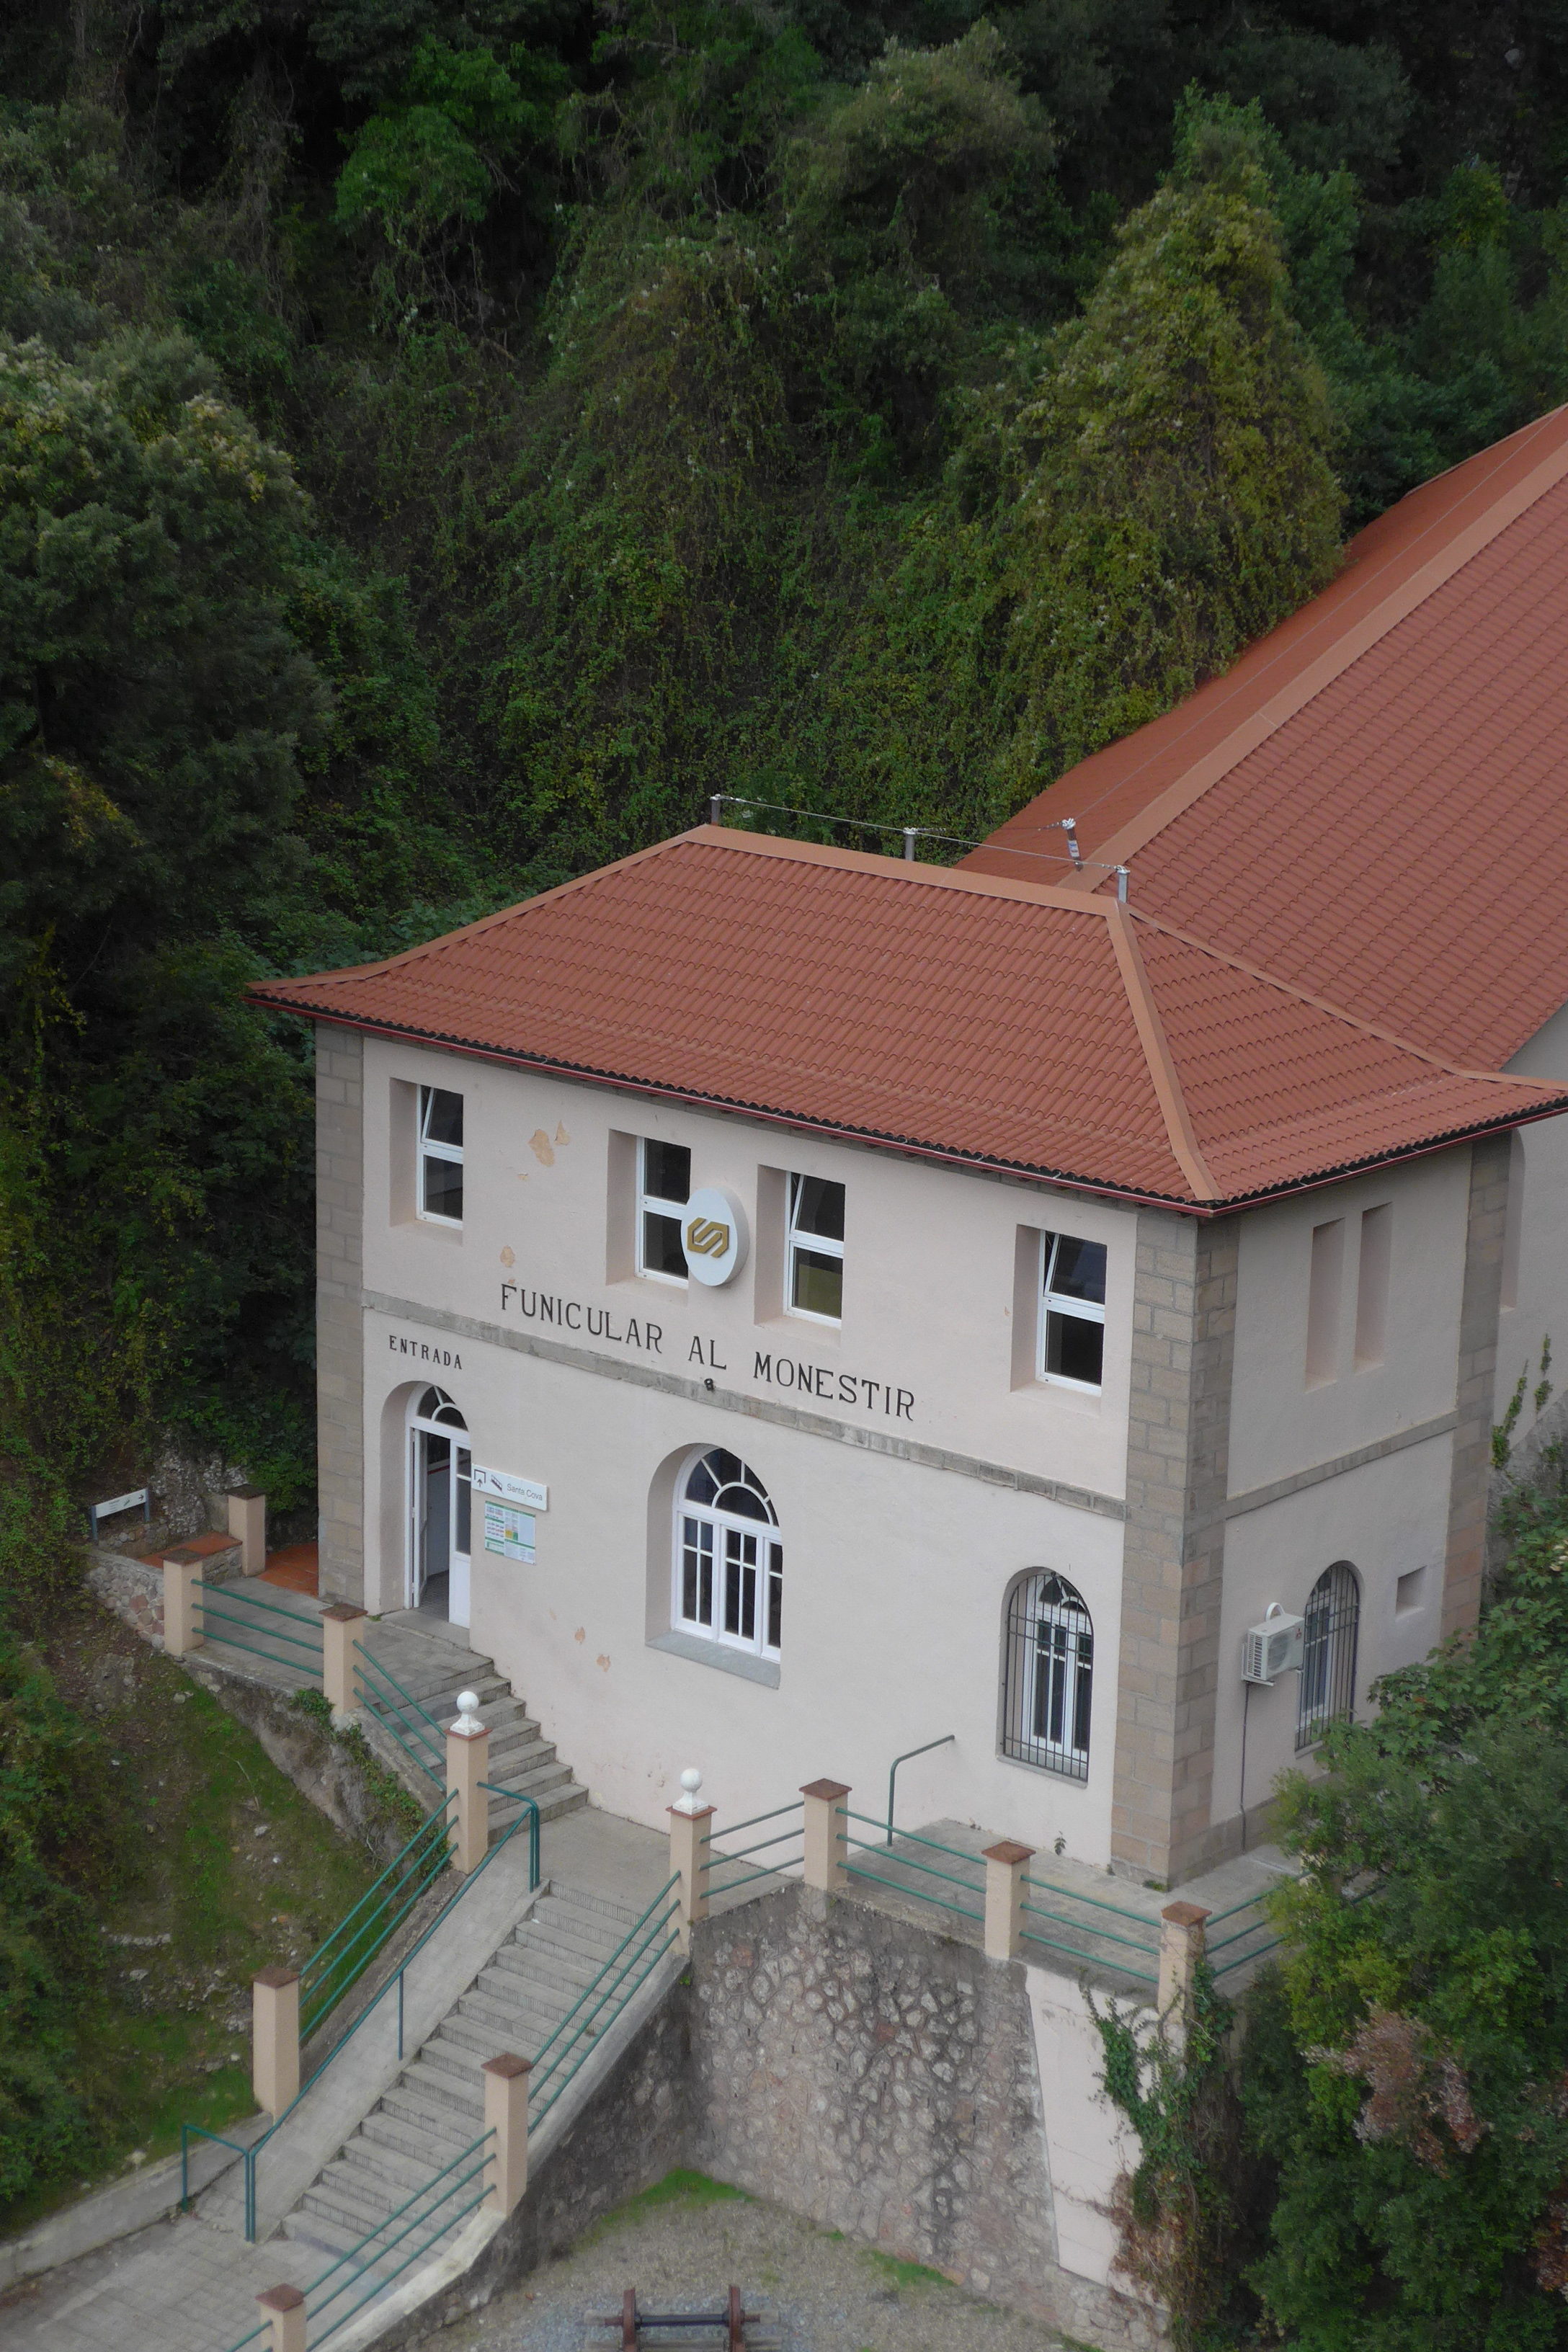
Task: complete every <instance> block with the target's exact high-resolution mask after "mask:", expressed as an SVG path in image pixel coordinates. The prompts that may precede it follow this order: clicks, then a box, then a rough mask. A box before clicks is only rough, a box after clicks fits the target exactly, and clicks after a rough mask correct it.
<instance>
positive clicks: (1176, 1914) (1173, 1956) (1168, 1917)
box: [1159, 1903, 1209, 2025]
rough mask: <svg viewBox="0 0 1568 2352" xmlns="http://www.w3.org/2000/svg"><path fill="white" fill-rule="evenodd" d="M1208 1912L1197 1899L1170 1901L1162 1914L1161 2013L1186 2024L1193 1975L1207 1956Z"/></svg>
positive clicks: (1190, 2007)
mask: <svg viewBox="0 0 1568 2352" xmlns="http://www.w3.org/2000/svg"><path fill="white" fill-rule="evenodd" d="M1208 1916H1209V1915H1208V1913H1207V1912H1206V1911H1205V1910H1204V1909H1203V1907H1202V1906H1201V1905H1199V1904H1196V1903H1167V1904H1166V1906H1165V1907H1164V1909H1163V1911H1162V1912H1161V1914H1160V1992H1159V2001H1160V2014H1161V2016H1162V2017H1167V2016H1169V2015H1170V2014H1171V2013H1172V2011H1174V2012H1175V2016H1176V2021H1177V2022H1178V2024H1182V2025H1184V2024H1185V2022H1186V2021H1187V2017H1188V2014H1189V2012H1190V2011H1191V2009H1192V2005H1193V1977H1194V1972H1195V1970H1196V1969H1197V1965H1198V1962H1199V1961H1200V1960H1201V1959H1202V1958H1203V1956H1204V1925H1205V1921H1206V1919H1207V1918H1208Z"/></svg>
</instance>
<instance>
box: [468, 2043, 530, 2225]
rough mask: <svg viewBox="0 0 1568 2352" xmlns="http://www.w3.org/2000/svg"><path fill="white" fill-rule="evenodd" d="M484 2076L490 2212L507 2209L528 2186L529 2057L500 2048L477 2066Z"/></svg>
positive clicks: (518, 2199) (507, 2210) (515, 2203)
mask: <svg viewBox="0 0 1568 2352" xmlns="http://www.w3.org/2000/svg"><path fill="white" fill-rule="evenodd" d="M479 2072H480V2074H482V2075H483V2076H484V2078H485V2129H486V2130H487V2131H491V2132H494V2134H495V2138H494V2140H493V2141H492V2142H491V2145H490V2153H489V2164H490V2168H491V2169H490V2176H489V2208H490V2210H491V2211H492V2212H493V2213H510V2211H511V2210H512V2209H513V2207H514V2206H515V2205H517V2204H518V2203H519V2202H520V2201H521V2197H522V2192H523V2190H524V2189H526V2188H527V2187H528V2078H529V2076H530V2074H531V2073H532V2072H533V2061H532V2059H531V2058H519V2057H518V2056H516V2055H515V2053H513V2052H512V2051H510V2050H503V2051H502V2052H501V2053H500V2057H499V2058H487V2059H486V2060H485V2062H484V2064H483V2065H482V2066H481V2067H480V2068H479Z"/></svg>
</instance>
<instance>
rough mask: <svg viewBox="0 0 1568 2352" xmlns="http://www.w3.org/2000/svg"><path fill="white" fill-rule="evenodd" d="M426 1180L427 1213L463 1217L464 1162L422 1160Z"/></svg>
mask: <svg viewBox="0 0 1568 2352" xmlns="http://www.w3.org/2000/svg"><path fill="white" fill-rule="evenodd" d="M420 1167H421V1170H422V1172H423V1176H424V1182H425V1213H426V1216H430V1217H461V1215H462V1213H463V1163H462V1161H461V1160H430V1159H426V1160H422V1161H421V1162H420Z"/></svg>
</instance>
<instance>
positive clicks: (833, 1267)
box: [785, 1176, 844, 1323]
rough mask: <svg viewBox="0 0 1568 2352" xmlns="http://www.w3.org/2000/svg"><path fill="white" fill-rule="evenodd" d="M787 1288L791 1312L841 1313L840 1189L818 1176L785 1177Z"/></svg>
mask: <svg viewBox="0 0 1568 2352" xmlns="http://www.w3.org/2000/svg"><path fill="white" fill-rule="evenodd" d="M788 1257H789V1272H788V1288H787V1290H786V1292H785V1297H787V1299H788V1302H789V1307H790V1312H791V1313H792V1314H793V1315H809V1316H811V1317H812V1318H813V1319H814V1320H815V1321H816V1322H818V1323H838V1322H841V1321H842V1320H843V1316H844V1187H843V1185H842V1184H830V1183H829V1182H828V1181H827V1180H826V1177H823V1176H792V1177H791V1178H790V1180H789V1232H788Z"/></svg>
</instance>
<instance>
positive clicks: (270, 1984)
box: [250, 1967, 300, 2122]
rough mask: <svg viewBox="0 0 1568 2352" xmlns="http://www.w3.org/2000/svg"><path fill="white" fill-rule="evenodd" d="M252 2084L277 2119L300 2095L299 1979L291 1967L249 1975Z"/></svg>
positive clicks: (259, 2101)
mask: <svg viewBox="0 0 1568 2352" xmlns="http://www.w3.org/2000/svg"><path fill="white" fill-rule="evenodd" d="M250 2016H251V2032H250V2087H251V2089H252V2090H253V2091H254V2093H255V2094H256V2104H257V2105H258V2107H259V2108H260V2109H261V2111H262V2113H263V2115H268V2116H271V2117H272V2119H273V2121H274V2122H276V2121H277V2119H278V2117H279V2116H280V2115H281V2114H282V2113H283V2110H284V2108H285V2107H289V2106H292V2105H293V2104H294V2101H295V2100H296V2099H297V2098H298V2097H299V2095H300V1979H299V1977H298V1976H297V1975H296V1973H295V1971H294V1970H293V1969H280V1968H276V1967H274V1968H269V1969H258V1970H257V1972H256V1974H255V1976H253V1977H252V1978H251V1979H250Z"/></svg>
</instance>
